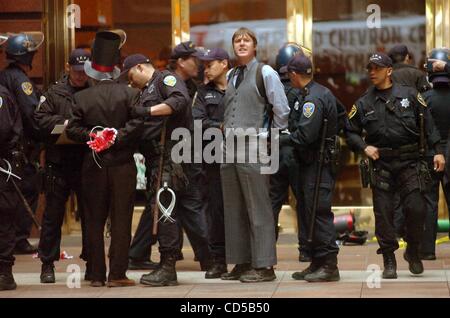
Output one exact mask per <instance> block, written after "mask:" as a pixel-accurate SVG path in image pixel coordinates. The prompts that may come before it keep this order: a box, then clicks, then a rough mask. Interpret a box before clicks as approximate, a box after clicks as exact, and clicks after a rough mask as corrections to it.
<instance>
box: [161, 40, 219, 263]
mask: <svg viewBox="0 0 450 318" xmlns="http://www.w3.org/2000/svg"><path fill="white" fill-rule="evenodd" d="M199 54H200V52H199V51H197V49H196V48H195V45H194V43H192V42H191V41H187V42H182V43H180V44H178V45H177V46H175V47H174V48H173V50H172V54H171V56H170V60H169V70H171V71H172V72H173V73H174V74H176V75H178V76H179V77H180V78H181V79H182V80H183V82H184V83H185V85H186V88H187V90H188V92H189V96H190V98H191V102H190V105H192V104H193V103H195V99H196V96H197V85H196V84H195V82H194V79H195V78H197V77H198V74H199V65H198V58H197V57H198V55H199ZM190 122H191V123H190V129H191V132H193V129H194V123H193V119H192V114H190ZM191 140H193V138H191ZM191 149H194V148H193V146H192V148H191ZM192 153H194V151H192ZM183 170H184V171H185V173H186V176H187V177H188V179H189V191H183V192H182V193H180V196H179V205H178V217H179V220H180V224H181V226H182V228H183V229H184V231H185V232H186V235H187V237H188V239H189V241H190V243H191V245H192V249H193V250H194V255H195V258H196V260H198V261H200V268H201V270H202V271H207V270H208V268H209V267H210V266H211V263H212V256H211V251H210V248H209V244H208V225H207V222H206V204H205V201H206V195H205V187H204V183H205V172H204V171H203V168H202V164H201V163H195V162H194V158H192V162H191V163H183ZM180 237H181V238H182V236H180ZM182 245H183V244H182V240H180V249H181V247H182Z"/></svg>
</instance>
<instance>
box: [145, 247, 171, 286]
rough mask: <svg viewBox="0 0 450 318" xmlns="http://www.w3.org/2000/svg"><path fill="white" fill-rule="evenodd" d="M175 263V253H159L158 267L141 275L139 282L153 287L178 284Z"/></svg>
mask: <svg viewBox="0 0 450 318" xmlns="http://www.w3.org/2000/svg"><path fill="white" fill-rule="evenodd" d="M175 263H176V255H172V254H167V255H165V254H163V255H161V263H160V267H159V268H157V269H155V270H154V271H153V272H151V273H149V274H145V275H142V277H141V284H143V285H148V286H153V287H161V286H176V285H178V281H177V272H176V270H175Z"/></svg>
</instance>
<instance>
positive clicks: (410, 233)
mask: <svg viewBox="0 0 450 318" xmlns="http://www.w3.org/2000/svg"><path fill="white" fill-rule="evenodd" d="M417 164H418V162H417V160H416V161H414V160H406V161H400V160H395V159H394V160H391V161H385V160H381V159H380V160H377V161H375V162H374V167H375V168H376V169H377V171H381V170H384V171H385V172H387V173H388V174H389V176H387V174H384V175H377V179H378V180H379V181H380V182H384V183H385V184H388V185H389V189H388V190H386V189H381V188H380V187H378V186H373V187H372V194H373V205H374V213H375V235H376V237H377V239H378V244H379V245H380V248H379V249H378V251H377V253H378V254H385V253H390V252H394V251H395V250H397V249H398V247H399V246H398V242H397V238H396V231H395V227H394V211H395V200H394V197H395V194H396V193H398V194H399V195H400V200H401V202H400V203H401V206H402V210H403V214H404V216H405V225H406V234H405V241H406V242H407V243H408V244H411V245H416V246H418V245H419V243H420V240H421V238H422V233H423V226H424V220H425V209H426V205H425V198H424V195H423V194H422V193H420V185H419V179H418V173H417Z"/></svg>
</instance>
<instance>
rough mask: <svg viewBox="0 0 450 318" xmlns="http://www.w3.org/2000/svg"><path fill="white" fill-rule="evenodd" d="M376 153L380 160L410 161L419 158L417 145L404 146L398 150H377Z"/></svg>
mask: <svg viewBox="0 0 450 318" xmlns="http://www.w3.org/2000/svg"><path fill="white" fill-rule="evenodd" d="M378 153H379V154H380V158H381V159H395V158H398V159H400V160H410V159H418V158H419V157H420V154H419V145H418V144H411V145H405V146H401V147H399V148H378Z"/></svg>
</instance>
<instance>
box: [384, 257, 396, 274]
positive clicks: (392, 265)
mask: <svg viewBox="0 0 450 318" xmlns="http://www.w3.org/2000/svg"><path fill="white" fill-rule="evenodd" d="M383 264H384V270H383V278H384V279H396V278H397V261H396V260H395V254H394V253H385V254H383Z"/></svg>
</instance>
